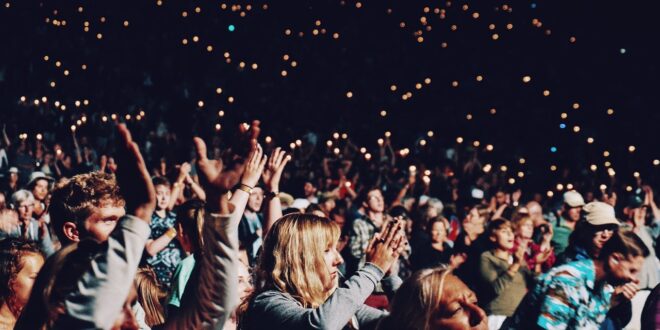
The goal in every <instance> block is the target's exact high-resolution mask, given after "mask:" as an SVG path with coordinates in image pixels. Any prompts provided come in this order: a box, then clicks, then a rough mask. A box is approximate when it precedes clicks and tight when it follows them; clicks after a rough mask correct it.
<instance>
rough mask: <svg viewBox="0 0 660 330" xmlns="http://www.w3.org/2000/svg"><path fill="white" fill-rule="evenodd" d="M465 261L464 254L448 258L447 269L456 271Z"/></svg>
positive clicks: (465, 255) (465, 256)
mask: <svg viewBox="0 0 660 330" xmlns="http://www.w3.org/2000/svg"><path fill="white" fill-rule="evenodd" d="M466 260H467V254H466V253H458V254H454V255H452V256H451V257H449V267H450V268H453V269H456V268H458V267H460V266H461V265H462V264H463V263H465V261H466Z"/></svg>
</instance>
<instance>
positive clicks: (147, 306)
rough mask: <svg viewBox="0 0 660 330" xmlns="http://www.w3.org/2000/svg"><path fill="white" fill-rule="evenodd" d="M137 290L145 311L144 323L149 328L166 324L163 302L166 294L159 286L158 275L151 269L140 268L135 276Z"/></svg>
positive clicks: (139, 300)
mask: <svg viewBox="0 0 660 330" xmlns="http://www.w3.org/2000/svg"><path fill="white" fill-rule="evenodd" d="M135 288H136V289H137V297H138V302H139V303H140V306H142V309H144V314H145V317H144V322H145V323H146V324H147V325H148V326H149V327H152V328H153V327H155V326H157V325H161V324H163V323H165V309H164V308H163V304H162V303H161V301H163V299H165V297H166V295H167V294H166V293H165V291H163V290H162V289H161V288H160V286H159V285H158V280H157V279H156V273H154V271H153V269H151V267H140V268H138V271H137V273H136V274H135Z"/></svg>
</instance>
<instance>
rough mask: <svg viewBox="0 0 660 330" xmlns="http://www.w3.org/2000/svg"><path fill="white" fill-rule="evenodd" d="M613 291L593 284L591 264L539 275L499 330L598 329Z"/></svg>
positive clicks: (573, 264)
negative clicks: (535, 283) (532, 287)
mask: <svg viewBox="0 0 660 330" xmlns="http://www.w3.org/2000/svg"><path fill="white" fill-rule="evenodd" d="M613 291H614V289H613V288H612V286H610V285H609V284H599V283H596V271H595V268H594V263H593V260H590V259H588V260H580V261H575V262H571V263H568V264H565V265H563V266H559V267H555V268H553V269H551V270H550V271H549V272H548V273H547V274H544V275H541V276H540V277H539V279H538V283H537V285H536V287H535V288H534V290H533V291H531V292H530V293H528V294H527V296H526V297H525V299H524V300H523V301H522V302H521V303H520V306H519V307H518V309H517V310H516V313H515V314H514V315H513V316H512V317H511V318H509V319H508V320H507V321H506V322H505V323H504V324H503V325H502V328H501V329H536V328H542V329H557V330H564V329H598V328H599V327H600V324H601V323H602V322H603V321H604V320H605V316H606V314H607V311H608V310H609V309H610V298H611V297H612V292H613Z"/></svg>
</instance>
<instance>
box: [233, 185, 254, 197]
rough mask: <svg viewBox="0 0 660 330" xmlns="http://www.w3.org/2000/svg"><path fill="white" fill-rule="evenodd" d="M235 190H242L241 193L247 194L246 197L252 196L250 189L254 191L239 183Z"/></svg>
mask: <svg viewBox="0 0 660 330" xmlns="http://www.w3.org/2000/svg"><path fill="white" fill-rule="evenodd" d="M237 189H238V190H243V191H245V192H246V193H248V195H251V194H252V189H254V188H252V187H250V186H248V185H246V184H244V183H239V185H238V188H237Z"/></svg>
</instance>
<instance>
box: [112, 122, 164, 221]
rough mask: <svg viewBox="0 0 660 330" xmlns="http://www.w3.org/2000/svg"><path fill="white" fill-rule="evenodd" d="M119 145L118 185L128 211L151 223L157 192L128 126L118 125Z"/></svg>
mask: <svg viewBox="0 0 660 330" xmlns="http://www.w3.org/2000/svg"><path fill="white" fill-rule="evenodd" d="M117 130H118V131H119V137H120V139H119V145H118V146H117V163H118V164H119V166H117V183H118V185H119V189H120V191H121V194H122V195H123V196H124V199H125V200H126V211H127V212H128V213H129V214H133V215H135V216H136V217H138V218H140V219H142V220H144V221H147V222H151V214H152V213H153V212H154V209H155V208H156V190H155V189H154V185H153V184H152V182H151V176H149V171H147V166H146V165H145V163H144V159H143V158H142V154H141V153H140V149H139V148H138V146H137V144H136V143H135V142H133V138H132V136H131V132H130V131H129V130H128V128H127V127H126V125H124V124H119V125H117Z"/></svg>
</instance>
